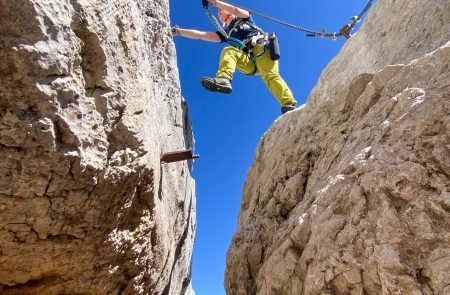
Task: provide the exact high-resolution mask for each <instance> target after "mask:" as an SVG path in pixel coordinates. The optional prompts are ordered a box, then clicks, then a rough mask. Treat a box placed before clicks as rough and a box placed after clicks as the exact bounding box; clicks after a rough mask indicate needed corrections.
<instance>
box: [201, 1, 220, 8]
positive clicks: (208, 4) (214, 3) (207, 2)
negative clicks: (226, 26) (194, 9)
mask: <svg viewBox="0 0 450 295" xmlns="http://www.w3.org/2000/svg"><path fill="white" fill-rule="evenodd" d="M216 3H217V0H202V6H203V8H208V7H209V6H210V5H216Z"/></svg>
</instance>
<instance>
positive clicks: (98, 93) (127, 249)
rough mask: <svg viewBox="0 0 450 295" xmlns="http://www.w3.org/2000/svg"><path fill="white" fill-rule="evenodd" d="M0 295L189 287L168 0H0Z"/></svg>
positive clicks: (189, 228) (190, 199)
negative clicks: (171, 156)
mask: <svg viewBox="0 0 450 295" xmlns="http://www.w3.org/2000/svg"><path fill="white" fill-rule="evenodd" d="M0 20H1V21H0V159H1V160H0V293H1V294H63V293H72V294H74V293H77V294H190V293H191V292H192V290H191V287H190V276H191V275H190V273H191V271H190V268H191V256H192V246H193V240H194V231H195V190H194V187H195V186H194V180H193V178H192V176H191V170H192V163H191V162H178V163H172V164H161V163H160V157H161V154H163V153H166V152H172V151H177V150H184V149H187V148H193V136H192V130H191V123H190V119H189V116H188V112H187V106H186V104H185V103H184V101H183V100H182V97H181V95H180V89H179V82H178V72H177V68H176V64H175V50H174V46H173V43H172V40H171V36H170V24H169V23H168V1H165V0H157V1H144V0H136V1H118V0H104V1H97V0H89V1H88V0H61V1H48V0H15V1H10V0H0Z"/></svg>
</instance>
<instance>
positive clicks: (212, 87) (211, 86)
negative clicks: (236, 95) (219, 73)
mask: <svg viewBox="0 0 450 295" xmlns="http://www.w3.org/2000/svg"><path fill="white" fill-rule="evenodd" d="M200 83H201V84H202V86H203V88H205V89H206V90H208V91H212V92H220V93H225V94H230V93H231V91H232V89H231V88H229V87H224V86H220V85H218V84H216V83H214V81H211V80H206V79H204V80H201V81H200Z"/></svg>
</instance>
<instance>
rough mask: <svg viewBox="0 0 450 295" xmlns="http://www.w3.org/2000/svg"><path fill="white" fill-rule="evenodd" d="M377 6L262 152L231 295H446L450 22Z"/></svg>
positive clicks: (411, 6) (235, 253)
mask: <svg viewBox="0 0 450 295" xmlns="http://www.w3.org/2000/svg"><path fill="white" fill-rule="evenodd" d="M449 8H450V7H449V2H448V1H440V0H438V1H422V0H412V1H393V0H392V1H391V0H380V1H378V2H377V3H376V5H375V6H374V7H373V9H372V10H371V12H370V13H369V15H368V17H367V19H366V21H365V23H364V24H363V25H362V28H361V30H360V31H359V32H358V33H357V34H356V35H355V36H354V37H352V38H351V39H350V40H349V41H348V42H347V43H346V44H345V46H344V47H343V48H342V50H341V52H340V53H339V55H338V56H337V57H336V58H335V59H334V60H333V61H332V62H331V63H330V64H329V65H328V67H327V68H326V69H325V70H324V72H323V73H322V76H321V78H320V81H319V82H318V84H317V86H316V87H315V88H314V90H313V91H312V93H311V95H310V97H309V99H308V103H307V104H306V105H305V106H304V107H302V108H300V109H298V110H295V111H293V112H290V113H288V114H286V115H284V116H282V117H281V118H280V119H278V120H277V121H276V122H275V123H274V124H273V125H272V126H271V127H270V129H269V130H268V132H267V133H266V134H265V135H264V137H263V138H262V139H261V142H260V144H259V147H258V149H257V152H256V158H255V162H254V163H253V165H252V167H251V168H250V170H249V172H248V175H247V180H246V183H245V186H244V190H243V197H242V204H241V206H242V207H241V211H240V214H239V224H238V229H237V232H236V234H235V236H234V237H233V240H232V243H231V246H230V248H229V251H228V254H227V270H226V278H225V287H226V290H227V294H239V295H241V294H259V295H264V294H270V295H276V294H280V295H281V294H282V295H289V294H292V295H294V294H295V295H298V294H448V293H449V292H450V288H449V285H448V282H449V281H450V275H449V273H450V272H449V270H450V269H449V265H450V252H449V250H450V248H449V245H450V214H449V213H450V212H449V208H450V206H449V204H450V193H449V184H450V181H449V171H450V157H449V155H450V152H449V146H450V137H449V134H450V133H449V127H450V116H449V114H450V100H449V98H450V84H449V81H450V74H449V70H448V69H449V61H450V42H448V41H449V40H450V21H449V18H450V9H449Z"/></svg>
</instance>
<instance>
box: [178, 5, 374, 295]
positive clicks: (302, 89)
mask: <svg viewBox="0 0 450 295" xmlns="http://www.w3.org/2000/svg"><path fill="white" fill-rule="evenodd" d="M231 2H234V3H237V4H241V5H242V6H245V7H248V8H250V9H254V10H256V11H259V12H261V13H264V14H268V15H270V16H273V17H276V18H279V19H282V20H284V21H287V22H291V23H293V24H296V25H298V26H301V27H306V28H310V29H314V30H319V31H320V30H322V28H324V27H325V28H327V31H330V32H333V31H338V30H339V29H340V28H341V27H342V25H343V24H345V23H346V22H348V21H349V18H350V17H351V16H353V15H357V14H359V13H360V11H361V10H362V9H363V8H364V6H365V5H366V4H367V1H366V0H345V1H332V0H324V1H298V0H285V1H273V0H270V1H269V0H266V1H249V0H247V1H245V0H235V1H231ZM170 9H171V12H170V14H171V22H172V25H175V24H177V25H179V26H180V27H182V28H195V29H199V30H208V31H215V29H214V27H213V26H212V24H211V23H210V22H209V20H208V18H207V17H206V15H205V13H204V11H203V9H202V7H201V0H196V1H192V0H187V1H185V0H170ZM213 10H214V12H215V11H216V8H213ZM254 20H255V21H256V23H257V24H258V25H259V26H261V27H262V28H263V29H264V30H266V31H267V32H277V34H278V37H279V39H280V46H281V55H282V57H281V60H280V72H281V74H282V76H283V78H284V79H285V80H286V82H287V83H288V85H289V87H290V88H291V90H292V92H293V93H294V96H295V98H296V99H297V101H298V103H299V105H301V104H303V103H305V101H306V98H307V97H308V95H309V93H310V92H311V90H312V88H313V87H314V85H315V84H316V82H317V80H318V78H319V76H320V73H321V71H322V70H323V69H324V68H325V66H326V65H327V64H328V62H329V61H330V60H331V59H332V58H333V56H335V55H336V54H337V53H338V51H339V49H340V48H341V47H342V45H343V43H344V39H343V38H340V39H338V40H336V41H333V40H331V39H322V38H307V37H305V36H304V34H303V33H302V32H299V31H296V30H294V29H291V28H287V27H283V26H280V25H278V24H275V23H272V22H269V21H266V20H264V19H262V18H260V17H257V16H254ZM358 27H359V26H358ZM358 27H357V28H358ZM175 44H176V47H177V56H178V67H179V72H180V80H181V89H182V95H183V96H184V97H185V99H186V100H187V102H188V105H189V108H190V114H191V118H192V121H193V125H194V135H195V139H196V153H198V154H200V155H201V158H200V159H198V160H196V162H195V166H194V177H195V179H196V183H197V234H196V235H197V236H196V241H195V246H194V264H193V287H194V290H195V292H196V294H197V295H221V294H225V290H224V287H223V285H224V284H223V281H224V274H225V258H226V252H227V250H228V247H229V245H230V242H231V238H232V236H233V234H234V232H235V230H236V226H237V217H238V213H239V208H240V201H241V193H242V188H243V184H244V181H245V177H246V173H247V170H248V169H249V167H250V165H251V164H252V162H253V159H254V154H255V150H256V146H257V144H258V142H259V140H260V138H261V136H262V135H263V134H264V132H265V131H266V130H267V129H268V128H269V126H270V125H271V124H272V122H273V121H274V120H275V119H276V118H277V117H278V116H279V115H280V106H279V105H278V102H277V101H276V100H275V98H273V97H272V96H271V94H270V93H269V91H268V90H267V89H266V87H265V85H264V83H263V82H262V80H261V78H260V76H253V77H251V76H245V75H243V74H241V73H238V72H236V74H235V77H234V79H233V93H232V94H231V95H224V94H218V93H211V92H206V91H205V90H203V88H202V87H201V86H200V83H199V79H200V77H202V76H214V75H215V73H216V71H217V66H218V60H219V56H220V52H221V50H222V48H223V46H224V44H219V43H209V42H204V41H199V40H191V39H187V38H183V37H176V38H175ZM337 78H338V77H337Z"/></svg>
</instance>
